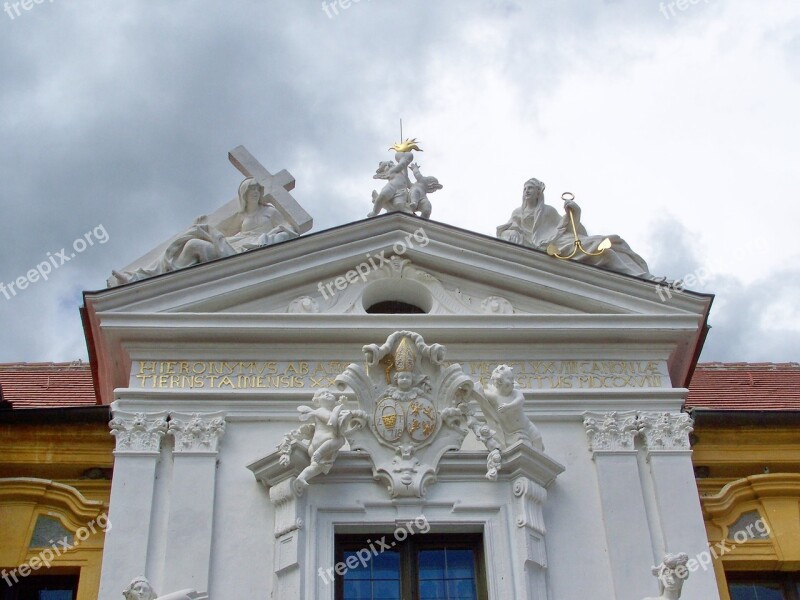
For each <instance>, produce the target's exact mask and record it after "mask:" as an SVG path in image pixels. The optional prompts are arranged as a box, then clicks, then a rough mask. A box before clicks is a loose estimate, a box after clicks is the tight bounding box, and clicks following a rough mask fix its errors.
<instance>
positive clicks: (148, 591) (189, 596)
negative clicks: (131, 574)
mask: <svg viewBox="0 0 800 600" xmlns="http://www.w3.org/2000/svg"><path fill="white" fill-rule="evenodd" d="M122 596H123V597H124V598H125V600H208V594H206V593H204V592H197V591H196V590H181V591H179V592H173V593H171V594H166V595H165V596H159V595H158V594H156V592H155V590H153V586H152V585H150V582H149V581H148V580H147V577H136V578H135V579H134V580H133V581H131V582H130V583H129V584H128V587H127V588H125V590H124V591H123V592H122Z"/></svg>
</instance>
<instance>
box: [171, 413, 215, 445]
mask: <svg viewBox="0 0 800 600" xmlns="http://www.w3.org/2000/svg"><path fill="white" fill-rule="evenodd" d="M169 434H170V435H171V436H172V437H174V438H175V450H174V451H175V453H176V454H182V453H189V454H191V453H197V452H217V451H218V449H219V442H220V440H221V439H222V436H223V435H225V413H223V412H214V413H180V412H173V413H170V421H169Z"/></svg>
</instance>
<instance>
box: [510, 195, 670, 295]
mask: <svg viewBox="0 0 800 600" xmlns="http://www.w3.org/2000/svg"><path fill="white" fill-rule="evenodd" d="M544 188H545V185H544V183H542V182H541V181H539V180H538V179H529V180H528V181H526V182H525V186H524V187H523V191H522V205H521V206H519V207H518V208H515V209H514V211H513V212H512V213H511V218H510V219H509V220H508V221H507V222H506V223H504V224H503V225H500V226H499V227H498V228H497V237H498V238H500V239H502V240H506V241H508V242H512V243H515V244H520V245H522V246H528V247H530V248H536V249H537V250H542V251H545V252H547V254H549V255H550V256H552V257H554V258H556V259H560V260H574V261H577V262H582V263H586V264H590V265H594V266H597V267H603V268H605V269H608V270H610V271H616V272H617V273H624V274H626V275H633V276H635V277H641V278H643V279H650V280H655V281H661V280H662V279H663V278H658V277H654V276H653V275H652V274H651V273H650V269H649V268H648V266H647V263H646V262H645V260H644V259H643V258H642V257H641V256H639V255H638V254H637V253H636V252H634V251H633V250H632V249H631V247H630V246H629V245H628V243H627V242H626V241H625V240H623V239H622V238H621V237H619V236H618V235H608V236H604V235H589V234H588V232H587V231H586V228H585V227H584V226H583V223H582V221H581V208H580V206H578V204H577V203H576V202H575V195H574V194H572V193H570V192H565V193H564V194H562V196H561V199H562V200H563V201H564V212H565V214H564V215H563V216H562V215H559V213H558V211H557V210H556V209H555V208H553V207H552V206H550V205H548V204H545V202H544Z"/></svg>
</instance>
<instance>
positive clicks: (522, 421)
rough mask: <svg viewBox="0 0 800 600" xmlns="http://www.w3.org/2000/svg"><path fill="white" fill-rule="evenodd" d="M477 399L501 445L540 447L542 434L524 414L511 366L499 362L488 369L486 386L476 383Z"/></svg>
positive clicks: (522, 397) (542, 446)
mask: <svg viewBox="0 0 800 600" xmlns="http://www.w3.org/2000/svg"><path fill="white" fill-rule="evenodd" d="M476 387H477V388H478V390H479V392H482V394H480V395H479V403H480V405H481V409H482V410H483V414H484V416H485V417H486V420H487V421H488V422H489V425H490V426H491V427H492V428H494V429H496V430H497V432H496V433H497V436H496V437H498V438H499V439H500V441H501V446H502V449H503V450H505V449H507V448H510V447H511V446H513V445H514V444H516V443H518V442H522V443H524V444H526V445H528V446H530V447H532V448H534V449H536V450H539V451H540V452H541V451H544V444H543V442H542V435H541V434H540V433H539V430H538V429H537V428H536V425H534V424H533V422H532V421H531V420H530V419H529V418H528V416H527V415H526V414H525V396H523V394H522V391H520V389H519V385H517V383H516V382H515V381H514V370H513V369H512V368H511V367H509V366H508V365H499V366H498V367H497V368H495V370H494V371H492V378H491V382H490V385H489V387H488V388H487V389H482V387H483V386H481V385H480V383H478V384H476Z"/></svg>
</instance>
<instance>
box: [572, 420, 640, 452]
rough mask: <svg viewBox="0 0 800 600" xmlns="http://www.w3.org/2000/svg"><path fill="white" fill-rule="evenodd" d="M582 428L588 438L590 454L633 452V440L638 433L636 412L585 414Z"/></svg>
mask: <svg viewBox="0 0 800 600" xmlns="http://www.w3.org/2000/svg"><path fill="white" fill-rule="evenodd" d="M583 426H584V427H585V428H586V435H587V436H588V437H589V448H590V449H591V451H592V452H623V451H632V450H634V449H635V448H634V444H633V442H634V438H635V437H636V434H637V433H638V432H639V423H638V420H637V418H636V412H634V411H628V412H621V413H618V412H610V413H585V414H584V418H583Z"/></svg>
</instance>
